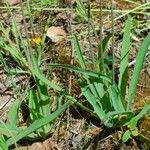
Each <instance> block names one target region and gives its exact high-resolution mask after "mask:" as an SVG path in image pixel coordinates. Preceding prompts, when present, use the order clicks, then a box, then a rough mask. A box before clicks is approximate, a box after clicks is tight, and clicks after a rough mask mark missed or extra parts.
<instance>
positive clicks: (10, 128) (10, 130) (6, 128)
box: [0, 120, 21, 137]
mask: <svg viewBox="0 0 150 150" xmlns="http://www.w3.org/2000/svg"><path fill="white" fill-rule="evenodd" d="M20 131H21V129H19V128H18V127H17V126H14V125H10V124H5V123H2V121H1V120H0V134H1V135H6V136H7V137H14V136H15V135H17V134H18V133H19V132H20Z"/></svg>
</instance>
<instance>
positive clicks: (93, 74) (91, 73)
mask: <svg viewBox="0 0 150 150" xmlns="http://www.w3.org/2000/svg"><path fill="white" fill-rule="evenodd" d="M49 66H50V67H60V68H65V69H68V70H71V71H75V72H77V73H81V74H83V75H84V77H85V78H86V77H88V76H89V77H90V76H91V77H94V78H98V79H103V80H106V81H108V82H111V79H110V78H109V76H107V75H104V74H100V73H97V72H94V71H90V70H86V69H81V68H78V67H75V66H73V65H64V64H63V65H62V64H50V65H49Z"/></svg>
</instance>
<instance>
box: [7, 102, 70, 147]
mask: <svg viewBox="0 0 150 150" xmlns="http://www.w3.org/2000/svg"><path fill="white" fill-rule="evenodd" d="M70 104H71V101H67V102H66V103H65V104H64V105H62V106H61V108H59V109H57V110H56V111H55V112H54V113H52V114H50V115H48V116H46V117H44V118H41V119H39V120H36V121H35V122H33V123H32V124H31V125H30V126H29V127H28V128H26V129H24V130H22V131H21V132H19V133H18V134H17V135H16V136H14V138H10V139H8V140H7V141H6V143H7V145H8V146H10V145H12V144H14V142H17V141H19V140H20V139H22V138H24V137H26V136H28V135H29V134H31V133H32V132H34V131H36V130H37V129H39V128H41V127H42V126H44V125H46V124H48V123H50V122H52V121H53V120H54V119H56V118H57V117H58V116H59V115H60V114H61V113H62V112H64V110H65V109H66V108H68V106H69V105H70ZM14 140H15V141H14Z"/></svg>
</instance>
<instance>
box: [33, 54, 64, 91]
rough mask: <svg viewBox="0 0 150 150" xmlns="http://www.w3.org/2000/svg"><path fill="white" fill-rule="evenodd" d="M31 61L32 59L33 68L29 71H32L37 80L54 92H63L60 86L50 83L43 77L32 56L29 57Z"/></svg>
mask: <svg viewBox="0 0 150 150" xmlns="http://www.w3.org/2000/svg"><path fill="white" fill-rule="evenodd" d="M31 59H32V63H33V67H32V69H31V71H32V73H33V75H34V76H36V77H37V78H38V79H39V80H41V81H42V82H43V83H45V84H46V85H48V86H50V87H51V88H53V89H54V90H57V91H63V89H62V88H61V87H60V86H58V85H56V84H55V83H53V82H51V81H50V80H48V79H47V78H46V77H45V76H44V74H43V73H42V72H41V71H40V67H39V66H38V62H37V61H36V58H35V57H34V56H33V55H32V57H31Z"/></svg>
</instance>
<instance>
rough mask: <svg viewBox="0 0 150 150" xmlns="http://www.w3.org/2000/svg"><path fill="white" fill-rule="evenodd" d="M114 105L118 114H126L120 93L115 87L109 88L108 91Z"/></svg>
mask: <svg viewBox="0 0 150 150" xmlns="http://www.w3.org/2000/svg"><path fill="white" fill-rule="evenodd" d="M108 92H109V95H110V99H111V101H112V105H113V107H114V109H115V111H117V112H124V111H125V108H124V106H123V103H122V100H121V97H120V94H119V91H118V90H117V87H116V86H115V85H113V86H111V87H109V89H108Z"/></svg>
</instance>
